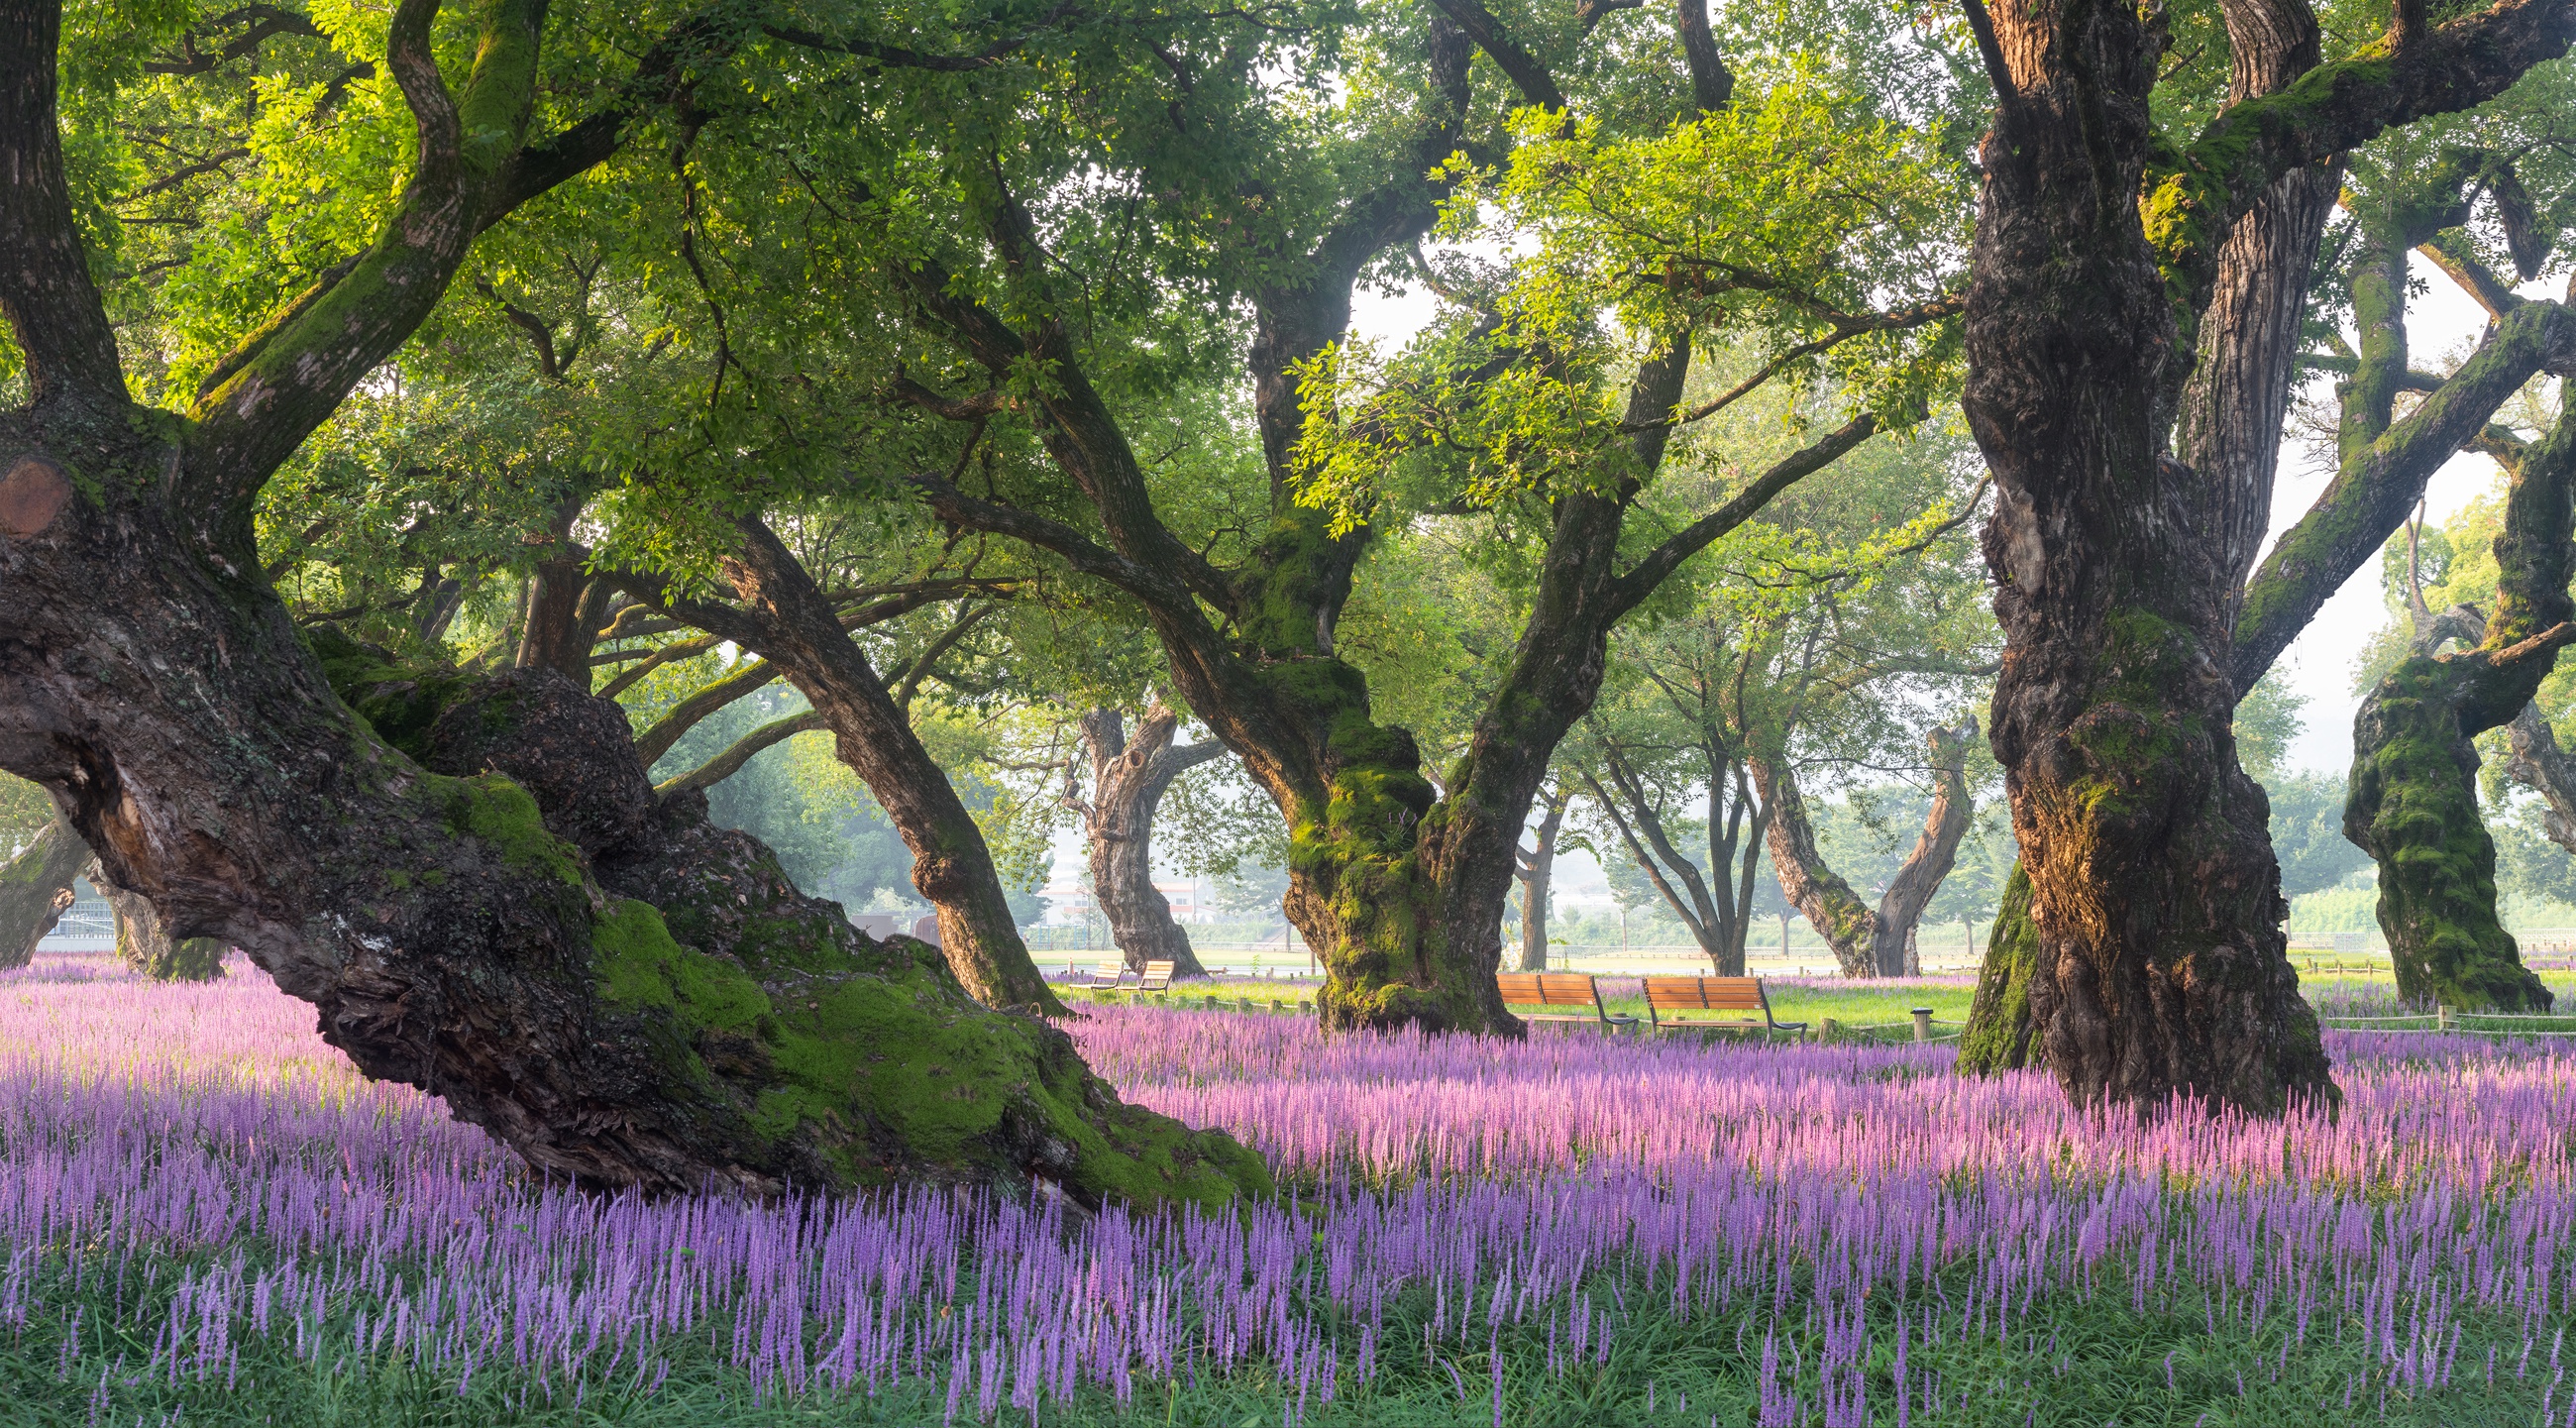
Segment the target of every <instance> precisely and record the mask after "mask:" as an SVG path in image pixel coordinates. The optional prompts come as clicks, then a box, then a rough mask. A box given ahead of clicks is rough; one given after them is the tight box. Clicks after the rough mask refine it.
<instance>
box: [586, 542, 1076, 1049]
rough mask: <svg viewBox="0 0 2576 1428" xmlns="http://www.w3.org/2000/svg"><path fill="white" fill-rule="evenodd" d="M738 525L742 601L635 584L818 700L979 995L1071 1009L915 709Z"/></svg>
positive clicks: (776, 545) (730, 560) (776, 552)
mask: <svg viewBox="0 0 2576 1428" xmlns="http://www.w3.org/2000/svg"><path fill="white" fill-rule="evenodd" d="M736 526H737V528H738V530H739V532H740V535H741V541H740V543H739V544H738V545H737V546H736V547H735V550H734V553H733V554H732V555H730V556H728V557H727V558H726V560H725V562H724V575H725V578H726V579H727V580H728V581H729V582H730V583H731V584H732V585H733V588H734V594H735V596H736V598H737V601H738V603H733V604H723V603H718V602H715V601H708V600H688V599H676V598H671V597H670V596H669V595H668V594H667V593H666V592H664V591H662V590H660V589H659V588H658V587H657V586H655V585H653V584H651V583H649V582H642V581H630V582H629V586H630V588H632V589H634V590H635V591H636V593H637V594H638V595H639V596H642V597H644V598H649V599H652V600H654V601H656V602H658V603H661V604H662V605H663V606H664V607H665V608H667V609H668V610H670V612H671V613H672V614H673V615H675V616H676V617H678V618H679V619H681V620H683V621H685V622H687V623H688V624H690V625H694V626H696V627H697V628H699V629H701V630H705V631H706V632H707V633H709V634H711V635H716V636H718V637H720V638H723V639H727V640H731V641H733V642H734V643H736V644H738V645H740V646H742V647H743V648H744V649H747V650H751V651H753V652H755V653H757V654H759V655H760V656H761V657H762V658H763V659H764V660H766V661H767V662H768V664H769V665H770V666H772V667H773V668H774V669H775V670H776V671H777V673H779V674H781V675H784V676H785V677H786V679H787V681H788V682H789V683H791V684H793V685H795V686H796V690H797V692H798V693H800V694H803V695H804V696H805V699H806V702H807V703H809V704H811V705H813V707H814V712H815V713H816V714H818V715H820V716H821V719H822V723H823V725H824V727H825V728H827V729H829V730H830V731H831V733H832V739H833V745H834V747H835V748H836V749H837V750H838V752H839V754H840V757H841V762H843V763H845V764H848V765H849V766H850V768H851V769H852V771H854V772H856V773H857V774H858V775H859V777H860V778H861V779H862V780H863V781H865V782H866V784H867V786H868V791H869V792H870V793H872V794H874V795H876V800H877V803H878V805H879V806H880V807H882V808H884V809H885V811H886V817H887V818H888V820H889V821H891V822H892V823H893V824H894V827H895V831H896V832H897V833H898V834H900V835H901V836H902V838H903V841H904V846H906V847H908V848H910V849H911V850H912V885H913V887H914V888H915V889H916V890H918V891H919V892H920V893H921V895H922V896H923V897H925V898H927V899H929V900H930V904H931V906H932V907H934V908H936V909H937V910H938V916H939V947H940V951H941V952H942V953H944V954H945V955H946V956H947V958H948V965H949V967H950V969H951V970H953V971H954V972H955V973H956V974H957V980H958V981H960V982H962V983H964V984H965V986H966V989H967V990H968V991H970V992H972V993H974V994H975V998H976V1000H978V1001H981V1002H983V1003H984V1004H985V1005H987V1006H994V1007H1018V1008H1026V1009H1031V1010H1035V1011H1039V1012H1043V1013H1046V1014H1048V1015H1051V1016H1061V1015H1064V1013H1065V1008H1064V1003H1063V1002H1062V1001H1061V1000H1059V999H1058V998H1057V996H1056V994H1055V991H1054V989H1053V988H1051V987H1049V986H1048V985H1047V982H1046V978H1045V977H1044V976H1043V975H1042V974H1040V973H1039V971H1038V968H1037V963H1036V962H1034V961H1032V960H1031V959H1030V957H1029V949H1028V944H1026V943H1025V942H1023V941H1021V939H1020V929H1019V920H1018V919H1017V918H1016V917H1014V916H1013V915H1012V912H1011V903H1010V898H1009V896H1008V895H1007V894H1006V893H1005V892H1004V890H1003V888H1002V879H1001V875H1000V874H999V873H998V872H996V871H995V869H994V866H993V854H992V850H991V849H990V848H989V847H988V846H986V844H985V842H984V830H983V829H982V828H981V827H979V826H977V824H976V822H975V816H974V815H973V814H972V813H969V812H968V811H967V810H966V805H965V803H964V802H963V801H962V800H960V799H959V798H958V796H957V790H956V788H955V787H954V786H953V785H951V784H950V783H949V781H948V775H947V773H946V771H945V770H943V769H941V768H940V767H939V764H938V762H937V761H936V760H934V759H932V758H931V756H930V751H929V750H928V749H926V748H924V747H922V743H921V737H920V736H919V735H918V734H916V733H914V732H913V728H912V717H911V714H910V713H909V712H908V711H907V710H906V708H905V707H904V706H903V704H902V703H899V702H898V701H897V700H896V698H895V696H894V694H893V693H892V692H890V691H889V690H888V689H887V688H886V684H885V681H884V680H882V679H880V678H879V677H878V676H877V672H876V670H875V668H874V667H873V666H871V665H870V664H869V662H868V657H867V653H866V651H864V650H862V649H860V648H859V647H858V645H857V644H855V643H854V642H852V640H851V639H850V635H849V627H848V623H847V621H846V619H845V617H844V616H843V615H842V614H841V612H840V610H839V609H838V608H837V607H836V606H835V605H834V603H833V601H832V600H831V598H830V597H829V596H827V595H825V594H824V592H823V589H822V587H821V586H820V585H818V584H816V583H815V581H814V577H813V574H812V573H811V572H809V571H808V570H806V568H805V566H804V563H803V562H802V561H799V560H798V559H797V558H796V555H795V553H794V552H793V551H790V550H789V549H788V548H787V547H786V545H785V543H783V542H781V541H780V540H779V539H778V536H777V533H776V532H774V531H772V530H771V529H770V528H769V527H768V526H767V525H766V524H765V523H763V522H762V521H761V520H759V519H758V518H757V517H751V516H746V517H744V518H742V519H741V520H740V521H738V522H736Z"/></svg>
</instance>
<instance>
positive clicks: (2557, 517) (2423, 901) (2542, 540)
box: [2344, 414, 2576, 1011]
mask: <svg viewBox="0 0 2576 1428" xmlns="http://www.w3.org/2000/svg"><path fill="white" fill-rule="evenodd" d="M2481 446H2482V448H2483V449H2485V450H2487V451H2489V452H2490V453H2491V454H2492V455H2494V456H2495V458H2496V460H2497V462H2498V463H2499V464H2501V465H2503V467H2504V468H2505V472H2506V475H2507V478H2508V480H2507V491H2508V494H2507V495H2506V498H2505V508H2504V522H2503V527H2502V529H2501V530H2500V531H2498V532H2497V534H2496V537H2495V540H2494V542H2493V559H2494V564H2495V570H2496V582H2495V600H2494V609H2493V611H2492V612H2491V613H2489V614H2487V615H2485V616H2483V617H2481V616H2480V615H2479V614H2478V612H2477V611H2476V610H2475V609H2474V608H2473V607H2470V606H2468V605H2453V606H2451V607H2450V608H2449V609H2446V610H2444V611H2443V612H2442V613H2441V614H2440V615H2435V614H2434V613H2433V612H2432V610H2431V608H2430V607H2429V606H2427V605H2426V603H2425V600H2424V596H2423V592H2422V589H2421V587H2420V585H2418V584H2417V583H2416V581H2415V579H2414V571H2413V569H2412V566H2413V564H2414V562H2413V561H2412V559H2410V560H2409V562H2408V565H2409V567H2410V568H2409V570H2408V579H2407V593H2408V595H2409V596H2410V603H2411V605H2412V607H2413V615H2414V619H2413V627H2414V637H2413V640H2412V642H2411V647H2410V648H2409V649H2408V651H2407V653H2406V655H2405V657H2404V658H2403V659H2401V660H2400V661H2399V662H2398V663H2397V665H2396V667H2395V668H2393V669H2391V670H2390V671H2389V672H2388V673H2387V674H2386V675H2385V676H2384V677H2382V678H2381V679H2380V681H2379V682H2378V684H2377V685H2376V686H2374V687H2373V688H2372V689H2371V691H2370V693H2369V695H2368V696H2367V697H2366V698H2364V699H2363V701H2362V706H2361V713H2360V716H2359V717H2358V718H2356V719H2355V720H2354V721H2353V769H2352V788H2351V794H2350V798H2349V801H2348V802H2347V803H2346V805H2345V808H2344V829H2345V832H2346V834H2347V836H2349V837H2350V838H2351V839H2352V841H2353V842H2355V843H2358V844H2360V845H2361V846H2362V847H2363V848H2364V849H2366V850H2368V851H2369V853H2370V854H2371V856H2372V857H2373V858H2374V859H2376V860H2377V862H2378V864H2379V925H2380V928H2381V929H2382V930H2383V931H2384V932H2386V933H2387V935H2388V951H2389V958H2390V960H2391V961H2392V962H2393V963H2394V964H2395V967H2396V972H2397V990H2398V994H2399V995H2401V996H2403V997H2405V998H2407V999H2408V1000H2410V1001H2413V1002H2417V1003H2424V1002H2434V1001H2438V1002H2439V1003H2441V1004H2442V1005H2444V1006H2450V1007H2462V1008H2466V1009H2470V1010H2487V1009H2497V1010H2505V1011H2523V1010H2533V1011H2545V1010H2547V1009H2548V1007H2549V1004H2550V1001H2551V996H2550V992H2549V989H2548V988H2547V987H2546V986H2544V985H2542V984H2541V981H2540V979H2539V978H2538V977H2536V976H2534V975H2532V973H2531V972H2530V971H2529V970H2528V969H2526V968H2525V967H2524V966H2523V965H2522V959H2521V957H2520V955H2519V954H2518V952H2517V950H2516V949H2515V946H2514V941H2513V937H2512V935H2511V934H2510V933H2508V932H2506V931H2505V930H2504V924H2503V922H2502V920H2501V919H2500V918H2499V917H2498V916H2497V913H2496V886H2495V843H2494V840H2493V838H2492V837H2491V836H2490V835H2489V833H2488V832H2487V826H2486V820H2485V818H2484V817H2483V816H2482V815H2481V814H2480V811H2479V809H2478V781H2477V774H2478V756H2477V752H2476V750H2475V748H2474V747H2473V746H2472V743H2471V741H2472V740H2474V739H2475V738H2477V736H2478V735H2480V734H2482V733H2484V732H2486V731H2487V730H2489V729H2494V728H2498V727H2501V726H2503V725H2504V724H2506V723H2507V722H2508V721H2511V720H2513V719H2514V718H2516V717H2517V716H2519V715H2520V714H2522V713H2523V712H2524V711H2525V710H2527V709H2529V708H2530V707H2531V701H2532V697H2533V696H2534V695H2536V694H2538V693H2539V692H2540V685H2541V681H2542V680H2543V679H2545V678H2546V677H2547V676H2548V674H2549V672H2550V670H2551V668H2552V667H2553V666H2554V665H2556V663H2557V662H2558V652H2559V650H2560V649H2561V648H2563V647H2564V646H2565V645H2566V644H2567V643H2568V642H2569V641H2570V640H2576V600H2571V599H2570V598H2569V595H2568V588H2567V587H2568V581H2569V578H2570V577H2571V576H2572V575H2576V559H2571V556H2576V551H2571V547H2570V544H2569V542H2570V540H2571V538H2576V421H2571V420H2570V419H2569V417H2568V416H2566V415H2563V414H2562V415H2561V416H2560V418H2559V420H2558V421H2557V423H2556V424H2555V425H2553V426H2552V427H2551V428H2550V430H2549V432H2548V434H2547V435H2545V436H2543V437H2542V438H2541V439H2540V440H2539V441H2537V442H2536V443H2533V444H2531V445H2530V446H2529V447H2527V448H2526V447H2525V446H2524V445H2523V443H2522V442H2521V440H2520V439H2519V438H2517V437H2515V436H2513V435H2512V434H2510V433H2508V432H2500V431H2496V430H2493V429H2490V430H2489V432H2488V433H2487V434H2486V435H2484V436H2483V437H2482V438H2481ZM2411 546H2412V542H2410V553H2411ZM2454 639H2456V640H2458V641H2459V642H2460V644H2461V645H2462V648H2461V649H2460V650H2458V651H2456V652H2450V653H2445V652H2444V651H2443V648H2442V647H2443V646H2444V645H2446V644H2448V643H2449V642H2450V641H2452V640H2454Z"/></svg>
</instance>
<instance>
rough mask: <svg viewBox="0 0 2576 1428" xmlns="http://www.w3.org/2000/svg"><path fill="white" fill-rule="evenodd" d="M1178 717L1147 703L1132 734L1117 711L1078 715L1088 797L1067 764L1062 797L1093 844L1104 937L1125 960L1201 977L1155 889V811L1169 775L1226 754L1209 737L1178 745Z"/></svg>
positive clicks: (1094, 889)
mask: <svg viewBox="0 0 2576 1428" xmlns="http://www.w3.org/2000/svg"><path fill="white" fill-rule="evenodd" d="M1180 725H1181V720H1180V716H1179V715H1177V714H1175V713H1173V712H1172V711H1171V710H1170V709H1168V708H1166V707H1164V705H1163V704H1162V703H1161V701H1159V700H1158V701H1155V702H1154V703H1153V704H1151V705H1149V706H1147V708H1146V710H1145V717H1144V718H1143V719H1141V720H1138V721H1137V724H1136V732H1135V734H1134V736H1133V737H1130V736H1129V735H1128V733H1127V729H1126V719H1125V718H1124V716H1122V715H1121V714H1120V713H1119V711H1117V710H1115V709H1094V710H1091V711H1090V712H1088V713H1086V714H1084V715H1083V716H1082V745H1083V747H1084V748H1085V749H1087V750H1088V751H1089V752H1090V756H1091V796H1090V797H1089V798H1087V799H1086V798H1084V797H1082V795H1081V791H1080V788H1079V785H1077V784H1076V783H1075V781H1074V774H1073V770H1074V768H1075V765H1074V763H1073V762H1072V761H1071V760H1068V761H1067V762H1066V764H1065V792H1064V801H1065V803H1066V805H1067V806H1069V807H1071V808H1072V809H1073V811H1074V812H1075V813H1077V814H1079V815H1080V816H1081V818H1082V826H1083V832H1084V833H1085V834H1086V835H1087V836H1088V837H1089V839H1090V842H1091V895H1092V898H1093V900H1094V901H1095V902H1097V903H1098V904H1099V906H1100V910H1101V912H1102V914H1104V915H1105V916H1106V917H1107V918H1108V919H1109V935H1110V937H1111V938H1112V939H1113V940H1114V941H1116V943H1117V944H1118V950H1119V951H1120V952H1121V953H1123V954H1125V956H1126V958H1127V965H1128V966H1129V967H1130V968H1132V969H1134V970H1136V971H1139V972H1141V971H1143V970H1145V964H1146V963H1148V962H1169V963H1171V964H1172V969H1173V975H1175V976H1182V977H1203V976H1206V975H1207V969H1206V968H1204V967H1201V966H1200V965H1199V959H1198V956H1197V954H1195V953H1193V952H1192V951H1191V950H1190V935H1189V933H1187V932H1185V931H1183V930H1182V929H1181V925H1180V924H1179V923H1177V922H1174V921H1173V920H1172V905H1171V904H1170V903H1169V902H1167V901H1166V900H1165V899H1164V897H1163V895H1162V894H1161V893H1160V892H1158V891H1156V890H1155V888H1154V814H1155V811H1156V810H1157V809H1159V808H1160V807H1161V806H1162V802H1163V794H1164V793H1165V792H1166V791H1167V790H1169V789H1170V788H1171V786H1172V780H1173V779H1176V778H1178V777H1180V776H1181V774H1182V773H1183V772H1185V771H1187V770H1189V769H1193V768H1196V767H1198V766H1199V765H1200V764H1203V763H1206V762H1207V761H1209V760H1210V759H1213V758H1216V757H1217V756H1218V755H1220V754H1222V753H1224V752H1225V746H1224V745H1223V744H1218V743H1214V742H1209V743H1200V744H1175V743H1174V742H1172V740H1173V736H1174V735H1175V734H1176V733H1178V732H1179V730H1180Z"/></svg>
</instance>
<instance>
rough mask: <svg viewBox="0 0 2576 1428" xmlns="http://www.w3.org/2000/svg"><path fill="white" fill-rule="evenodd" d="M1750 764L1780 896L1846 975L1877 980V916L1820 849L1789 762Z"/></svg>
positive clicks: (1780, 759)
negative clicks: (1766, 813) (1766, 819)
mask: <svg viewBox="0 0 2576 1428" xmlns="http://www.w3.org/2000/svg"><path fill="white" fill-rule="evenodd" d="M1751 762H1752V766H1753V786H1754V787H1755V788H1757V789H1760V790H1761V792H1762V806H1763V807H1764V808H1767V809H1769V810H1770V811H1771V829H1770V845H1771V869H1772V871H1773V872H1774V873H1776V874H1778V875H1779V878H1780V891H1781V892H1782V893H1783V894H1785V895H1786V896H1787V897H1788V899H1789V905H1790V906H1791V907H1794V908H1796V909H1797V910H1798V911H1799V912H1800V913H1801V914H1802V915H1804V916H1805V918H1806V919H1807V925H1808V926H1810V927H1813V928H1815V929H1816V935H1817V936H1819V937H1822V938H1823V939H1824V940H1825V946H1826V947H1827V948H1829V949H1831V950H1832V952H1833V954H1834V961H1835V963H1836V964H1837V965H1839V966H1840V967H1841V968H1842V973H1843V975H1844V976H1846V977H1875V976H1877V975H1878V963H1877V961H1876V959H1875V956H1874V953H1873V949H1874V947H1875V944H1876V938H1875V935H1874V931H1875V923H1876V921H1877V919H1876V916H1875V914H1873V912H1872V911H1871V909H1870V906H1869V904H1867V903H1865V902H1862V901H1861V900H1860V894H1859V893H1856V892H1854V891H1852V887H1851V884H1849V883H1847V882H1845V881H1843V879H1842V875H1841V874H1839V873H1837V872H1835V871H1834V870H1833V869H1832V868H1831V867H1830V866H1828V865H1827V864H1826V862H1825V857H1824V854H1823V853H1822V852H1821V851H1819V850H1818V849H1817V847H1816V829H1815V824H1814V822H1813V821H1812V820H1810V819H1809V818H1808V817H1807V801H1806V798H1805V796H1804V795H1803V794H1801V793H1800V792H1799V791H1798V780H1797V776H1796V775H1795V774H1793V773H1792V772H1791V771H1790V769H1789V765H1788V759H1787V758H1786V756H1785V755H1781V756H1773V757H1768V758H1755V759H1753V760H1752V761H1751ZM1783 945H1784V946H1785V945H1786V942H1785V935H1784V941H1783Z"/></svg>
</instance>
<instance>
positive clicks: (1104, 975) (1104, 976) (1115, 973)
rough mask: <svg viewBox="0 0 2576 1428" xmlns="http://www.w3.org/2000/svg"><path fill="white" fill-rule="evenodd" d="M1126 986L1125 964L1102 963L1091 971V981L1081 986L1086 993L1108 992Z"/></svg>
mask: <svg viewBox="0 0 2576 1428" xmlns="http://www.w3.org/2000/svg"><path fill="white" fill-rule="evenodd" d="M1126 984H1127V964H1126V963H1124V962H1103V963H1101V964H1100V965H1099V966H1097V967H1095V968H1093V969H1092V971H1091V980H1090V981H1088V982H1085V983H1083V984H1082V989H1083V990H1084V991H1086V992H1109V991H1116V990H1117V989H1118V988H1120V987H1123V986H1125V985H1126Z"/></svg>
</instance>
